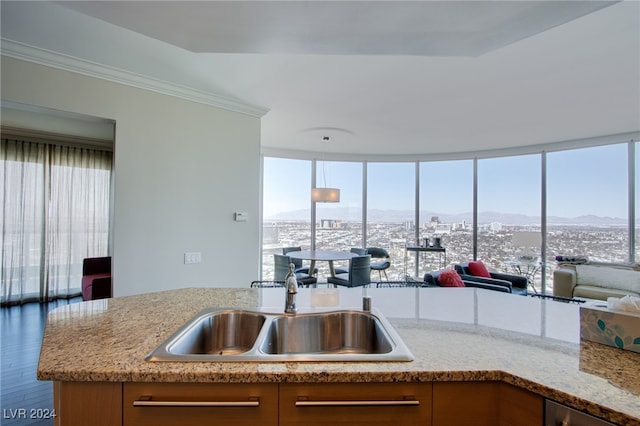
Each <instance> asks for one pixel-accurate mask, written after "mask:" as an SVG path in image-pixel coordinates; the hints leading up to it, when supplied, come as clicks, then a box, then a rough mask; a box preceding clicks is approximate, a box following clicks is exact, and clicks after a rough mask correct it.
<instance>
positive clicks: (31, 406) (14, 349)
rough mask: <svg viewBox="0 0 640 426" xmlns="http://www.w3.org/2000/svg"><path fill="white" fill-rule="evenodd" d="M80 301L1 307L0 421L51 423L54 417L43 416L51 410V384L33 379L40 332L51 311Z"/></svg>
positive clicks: (38, 351) (42, 424) (40, 337)
mask: <svg viewBox="0 0 640 426" xmlns="http://www.w3.org/2000/svg"><path fill="white" fill-rule="evenodd" d="M80 301H82V299H81V298H79V297H76V298H73V299H69V300H56V301H54V302H49V303H43V304H40V303H27V304H24V305H21V306H11V307H3V308H0V311H1V312H0V324H1V325H0V339H1V340H0V347H1V349H2V362H1V364H2V367H1V375H0V388H1V390H0V403H1V405H2V411H1V412H0V424H2V425H14V426H17V425H20V426H22V425H38V426H51V425H53V419H42V417H43V416H44V415H46V414H47V410H52V409H53V384H52V383H51V382H41V381H38V380H37V379H36V368H37V365H38V358H39V356H40V344H41V342H42V334H43V333H44V326H45V322H46V318H47V313H48V312H49V311H50V310H52V309H55V308H56V307H58V306H63V305H67V304H69V303H76V302H80ZM38 410H41V411H38Z"/></svg>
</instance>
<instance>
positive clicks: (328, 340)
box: [145, 308, 413, 362]
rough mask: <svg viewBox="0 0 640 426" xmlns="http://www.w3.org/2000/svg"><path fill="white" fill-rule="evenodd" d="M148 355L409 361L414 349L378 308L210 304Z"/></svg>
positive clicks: (174, 358)
mask: <svg viewBox="0 0 640 426" xmlns="http://www.w3.org/2000/svg"><path fill="white" fill-rule="evenodd" d="M145 359H146V360H147V361H176V362H180V361H200V362H203V361H204V362H206V361H209V362H244V361H258V362H277V361H280V362H283V361H341V362H345V361H411V360H413V355H412V354H411V352H410V351H409V350H408V349H407V347H406V346H405V345H404V343H403V342H402V340H401V339H400V337H399V336H398V335H397V333H396V332H395V330H394V329H393V327H392V326H391V324H389V322H388V321H387V320H386V319H385V318H384V316H382V314H380V313H379V312H377V311H375V310H374V311H373V312H372V313H369V312H362V311H357V310H339V311H329V312H307V313H299V314H297V315H284V314H282V313H269V312H266V311H262V310H243V309H220V308H211V309H207V310H204V311H202V312H200V313H199V314H198V315H196V316H195V317H194V318H193V319H191V320H190V321H189V322H187V323H186V324H185V325H184V326H182V327H181V328H180V329H179V330H178V331H176V332H175V333H174V334H173V335H172V336H171V337H169V338H168V339H167V340H166V341H165V342H163V343H162V344H161V345H160V346H158V347H157V348H156V349H155V350H154V351H153V352H151V353H150V354H149V355H148V356H147V357H146V358H145Z"/></svg>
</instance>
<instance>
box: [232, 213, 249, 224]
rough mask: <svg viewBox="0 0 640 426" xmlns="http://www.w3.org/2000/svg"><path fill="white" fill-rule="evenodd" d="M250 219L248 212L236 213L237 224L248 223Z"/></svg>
mask: <svg viewBox="0 0 640 426" xmlns="http://www.w3.org/2000/svg"><path fill="white" fill-rule="evenodd" d="M248 218H249V213H247V212H235V214H234V220H235V221H236V222H246V221H247V219H248Z"/></svg>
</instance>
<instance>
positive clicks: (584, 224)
mask: <svg viewBox="0 0 640 426" xmlns="http://www.w3.org/2000/svg"><path fill="white" fill-rule="evenodd" d="M627 152H628V144H626V143H623V144H615V145H605V146H598V147H593V148H584V149H573V150H569V151H560V152H552V153H549V154H548V155H547V194H548V195H547V222H548V225H547V254H548V260H550V261H552V260H553V257H554V256H555V255H569V256H587V257H588V258H589V259H590V260H594V261H605V262H624V261H627V260H628V257H629V255H628V253H629V231H628V229H629V228H628V211H629V204H628V203H629V201H628V199H629V196H628V193H629V191H628V180H629V179H628V167H627V164H628V161H627Z"/></svg>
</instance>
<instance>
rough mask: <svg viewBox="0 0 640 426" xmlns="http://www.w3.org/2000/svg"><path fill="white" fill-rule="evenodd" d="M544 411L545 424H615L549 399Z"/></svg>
mask: <svg viewBox="0 0 640 426" xmlns="http://www.w3.org/2000/svg"><path fill="white" fill-rule="evenodd" d="M544 413H545V414H544V424H545V426H615V425H614V424H613V423H610V422H608V421H606V420H602V419H599V418H597V417H593V416H592V415H590V414H587V413H583V412H582V411H578V410H575V409H573V408H571V407H567V406H566V405H562V404H558V403H557V402H554V401H551V400H548V399H547V400H546V402H545V407H544Z"/></svg>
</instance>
